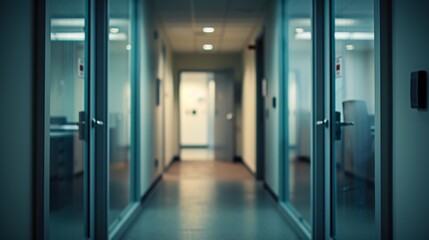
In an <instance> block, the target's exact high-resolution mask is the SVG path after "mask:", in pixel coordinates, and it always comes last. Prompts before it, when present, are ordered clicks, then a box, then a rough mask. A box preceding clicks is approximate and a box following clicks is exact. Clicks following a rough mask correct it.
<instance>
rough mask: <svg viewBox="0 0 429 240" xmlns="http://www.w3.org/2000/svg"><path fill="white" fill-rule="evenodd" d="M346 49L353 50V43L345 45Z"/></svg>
mask: <svg viewBox="0 0 429 240" xmlns="http://www.w3.org/2000/svg"><path fill="white" fill-rule="evenodd" d="M346 49H347V50H349V51H351V50H354V49H355V46H353V45H351V44H350V45H346Z"/></svg>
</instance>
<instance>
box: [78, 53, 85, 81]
mask: <svg viewBox="0 0 429 240" xmlns="http://www.w3.org/2000/svg"><path fill="white" fill-rule="evenodd" d="M83 64H84V63H83V60H82V59H81V58H78V59H77V76H78V77H80V78H84V77H85V72H84V70H85V69H84V68H85V67H84V65H83Z"/></svg>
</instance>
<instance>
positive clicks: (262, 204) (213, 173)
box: [123, 161, 299, 240]
mask: <svg viewBox="0 0 429 240" xmlns="http://www.w3.org/2000/svg"><path fill="white" fill-rule="evenodd" d="M123 239H125V240H134V239H153V240H155V239H164V240H170V239H172V240H174V239H199V240H203V239H225V240H228V239H266V240H270V239H299V237H298V235H297V234H296V233H295V232H294V231H293V230H292V229H291V227H290V225H289V224H288V222H287V221H286V220H285V218H284V217H283V216H282V215H281V213H280V211H279V210H278V206H277V205H276V203H275V202H274V201H273V199H272V198H271V196H270V195H269V194H268V193H267V192H266V191H265V190H264V189H263V186H262V185H261V183H258V182H256V181H255V180H254V178H253V176H252V175H251V174H250V173H249V172H248V170H247V169H246V168H245V167H244V166H243V165H242V164H237V163H224V162H207V161H204V162H200V161H187V162H176V163H174V164H173V165H172V166H171V167H170V169H169V170H168V172H167V173H166V174H164V178H163V180H162V181H161V182H160V184H159V185H158V187H157V188H156V189H155V190H154V192H153V194H152V195H151V196H149V198H148V199H147V200H146V202H145V203H144V205H143V210H142V211H141V213H139V216H138V217H137V218H136V220H135V221H134V222H133V225H132V226H131V227H130V228H129V229H128V232H127V233H126V234H125V235H124V237H123Z"/></svg>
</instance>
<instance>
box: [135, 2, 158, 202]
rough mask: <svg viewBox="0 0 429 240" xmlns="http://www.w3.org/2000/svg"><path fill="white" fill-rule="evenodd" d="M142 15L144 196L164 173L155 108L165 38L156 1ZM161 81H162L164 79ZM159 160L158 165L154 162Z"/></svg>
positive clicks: (140, 21) (141, 74) (141, 112)
mask: <svg viewBox="0 0 429 240" xmlns="http://www.w3.org/2000/svg"><path fill="white" fill-rule="evenodd" d="M141 4H142V6H141V7H139V9H140V10H142V13H141V16H139V17H140V18H139V20H138V21H139V24H141V25H140V27H139V29H143V30H142V31H141V32H140V33H139V34H140V38H141V39H140V40H141V45H140V67H139V70H140V92H139V97H140V109H139V110H140V147H139V151H140V161H141V162H140V190H141V194H142V195H144V194H145V193H146V192H147V191H148V189H149V188H150V186H151V185H152V184H153V183H154V181H155V180H156V178H157V177H159V176H160V175H161V173H162V170H163V163H162V156H163V154H162V137H163V132H162V122H163V121H162V114H163V113H162V112H163V109H162V103H163V95H162V96H161V98H160V100H161V104H160V105H159V106H156V101H155V100H156V79H157V78H160V77H161V76H160V75H163V74H162V69H160V68H162V67H163V66H160V62H159V58H160V57H161V55H162V54H161V50H162V47H161V46H162V42H163V40H162V38H161V36H160V34H159V31H158V27H157V23H156V22H155V20H154V19H155V16H154V15H153V13H154V10H153V2H152V1H142V2H141ZM161 80H162V79H161ZM156 159H157V160H158V165H156V164H155V160H156Z"/></svg>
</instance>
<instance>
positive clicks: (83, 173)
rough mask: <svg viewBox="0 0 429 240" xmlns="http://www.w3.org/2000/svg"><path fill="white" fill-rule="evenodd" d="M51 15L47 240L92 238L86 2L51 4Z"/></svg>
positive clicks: (71, 0) (53, 1)
mask: <svg viewBox="0 0 429 240" xmlns="http://www.w3.org/2000/svg"><path fill="white" fill-rule="evenodd" d="M47 6H49V7H48V8H47V9H46V10H47V14H48V18H47V19H48V25H50V39H47V40H46V41H48V44H47V46H48V48H47V53H49V54H48V56H47V57H46V59H47V62H46V64H47V69H48V72H47V73H46V76H47V79H46V80H47V81H46V82H47V83H49V84H50V92H49V93H47V94H49V99H50V110H49V113H50V114H49V117H50V121H49V129H50V130H49V144H50V154H49V163H48V164H49V169H50V171H49V174H48V176H47V178H48V179H49V180H48V182H49V184H48V186H47V187H48V188H49V218H48V219H49V232H48V235H49V239H84V238H87V237H88V229H87V228H86V226H88V221H87V219H88V209H87V206H88V204H87V203H88V196H87V194H86V193H87V187H88V185H87V183H88V178H87V177H88V168H87V156H88V154H87V151H88V148H87V139H88V138H87V132H88V131H87V124H85V122H87V121H86V116H87V114H86V113H87V106H88V103H87V95H88V94H87V92H88V87H87V86H88V79H87V77H86V76H87V75H86V72H85V61H86V56H87V54H86V53H87V49H88V47H87V44H86V41H85V38H86V32H85V29H87V28H86V26H87V24H86V21H85V15H86V7H85V6H86V1H85V0H77V1H76V0H51V1H49V4H47Z"/></svg>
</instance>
